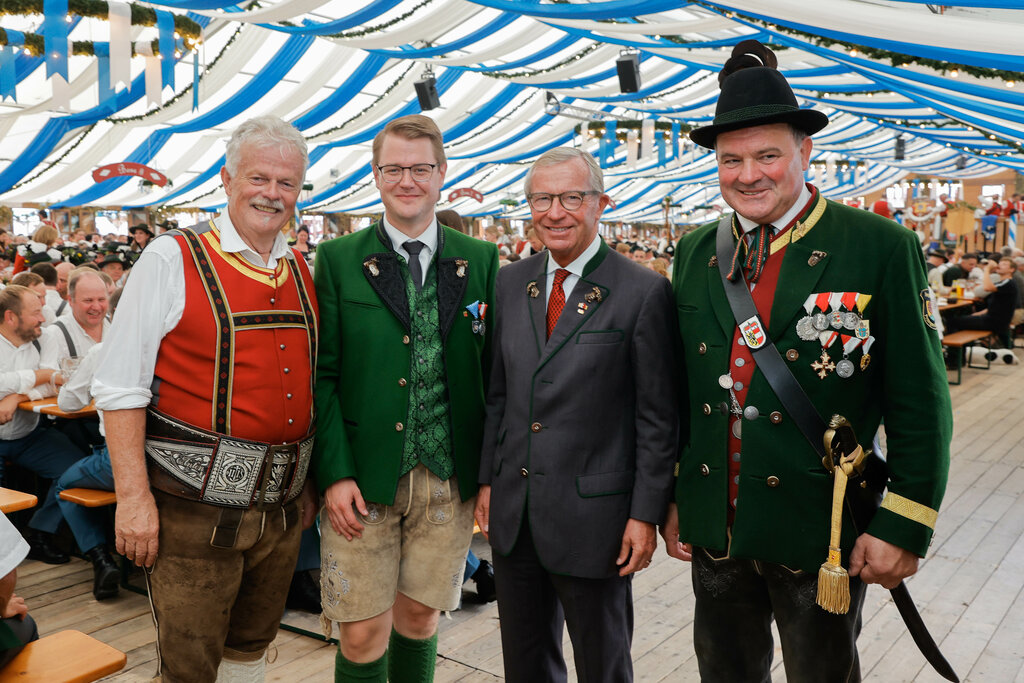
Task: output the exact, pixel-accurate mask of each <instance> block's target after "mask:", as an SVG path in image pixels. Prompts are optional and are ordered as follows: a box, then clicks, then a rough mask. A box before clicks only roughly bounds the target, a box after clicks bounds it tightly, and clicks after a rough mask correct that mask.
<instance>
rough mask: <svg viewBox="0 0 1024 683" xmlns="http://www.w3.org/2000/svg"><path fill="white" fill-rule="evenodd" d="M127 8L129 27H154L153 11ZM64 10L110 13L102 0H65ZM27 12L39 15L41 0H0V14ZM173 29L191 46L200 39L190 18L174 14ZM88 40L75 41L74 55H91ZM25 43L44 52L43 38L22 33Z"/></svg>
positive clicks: (1, 35)
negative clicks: (128, 9)
mask: <svg viewBox="0 0 1024 683" xmlns="http://www.w3.org/2000/svg"><path fill="white" fill-rule="evenodd" d="M129 7H130V8H131V22H132V26H156V11H155V10H153V9H151V8H149V7H143V6H141V5H136V4H135V3H129ZM68 13H69V14H77V15H78V16H80V17H91V18H93V19H107V17H108V16H109V15H110V9H109V6H108V5H107V3H106V0H68ZM28 14H39V15H41V14H43V0H0V16H3V15H12V16H13V15H18V16H24V15H28ZM174 30H175V31H177V32H178V35H180V36H181V37H182V39H184V40H185V46H186V48H188V49H191V47H192V45H191V43H196V42H199V41H200V40H201V39H202V33H203V29H202V27H201V26H200V25H199V24H197V23H196V22H195V21H193V20H192V19H189V18H188V17H187V16H185V15H183V14H175V15H174ZM0 39H2V40H0V43H2V44H3V45H6V44H7V32H6V31H3V30H2V29H0ZM92 44H93V42H92V41H75V42H74V51H73V53H72V54H76V55H92V54H94V52H93V49H92ZM25 46H26V47H28V48H29V50H31V51H32V52H33V53H34V54H36V55H41V54H43V53H44V51H45V50H44V48H43V37H42V36H41V35H40V34H38V33H26V34H25ZM153 52H154V53H157V47H156V42H155V41H154V46H153Z"/></svg>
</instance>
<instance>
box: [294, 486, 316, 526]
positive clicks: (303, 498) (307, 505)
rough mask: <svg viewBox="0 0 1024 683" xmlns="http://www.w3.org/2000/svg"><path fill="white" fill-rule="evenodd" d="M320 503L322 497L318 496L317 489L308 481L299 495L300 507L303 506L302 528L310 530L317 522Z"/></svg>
mask: <svg viewBox="0 0 1024 683" xmlns="http://www.w3.org/2000/svg"><path fill="white" fill-rule="evenodd" d="M319 503H320V496H318V495H316V487H315V486H313V484H311V483H310V482H309V480H308V479H307V480H306V483H305V485H303V487H302V493H300V494H299V505H301V506H302V528H303V529H308V528H309V527H311V526H313V522H315V521H316V513H317V512H319V510H318V509H317V508H318V506H319Z"/></svg>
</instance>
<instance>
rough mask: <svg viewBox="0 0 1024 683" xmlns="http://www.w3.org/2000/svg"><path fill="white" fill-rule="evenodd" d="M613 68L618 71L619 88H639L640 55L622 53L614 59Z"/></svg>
mask: <svg viewBox="0 0 1024 683" xmlns="http://www.w3.org/2000/svg"><path fill="white" fill-rule="evenodd" d="M615 70H616V71H618V73H619V90H621V91H622V92H636V91H637V90H639V89H640V55H638V54H636V53H630V54H628V55H622V56H621V57H619V58H618V59H616V60H615Z"/></svg>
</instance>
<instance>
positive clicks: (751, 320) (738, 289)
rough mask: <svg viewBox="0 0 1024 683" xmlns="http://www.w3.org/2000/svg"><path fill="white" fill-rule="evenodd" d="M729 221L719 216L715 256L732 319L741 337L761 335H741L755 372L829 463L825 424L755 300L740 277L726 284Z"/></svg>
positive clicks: (729, 256)
mask: <svg viewBox="0 0 1024 683" xmlns="http://www.w3.org/2000/svg"><path fill="white" fill-rule="evenodd" d="M732 221H733V214H730V215H727V216H722V220H720V221H719V222H718V232H717V234H716V240H715V251H716V252H717V254H718V272H719V274H720V275H721V276H722V286H723V287H724V288H725V295H726V297H727V298H728V299H729V308H731V309H732V314H733V317H734V318H735V319H736V322H737V324H738V325H739V326H740V333H741V334H744V333H745V331H746V330H748V329H753V330H757V329H760V331H761V334H760V335H757V337H756V339H752V338H751V336H748V335H746V334H744V339H745V341H746V342H747V347H748V348H749V349H750V353H751V355H752V356H753V357H754V362H756V363H757V367H758V369H759V370H761V373H762V374H763V375H764V378H765V379H766V380H768V384H769V385H770V386H771V388H772V391H774V392H775V395H776V396H778V398H779V401H781V402H782V405H783V406H784V407H785V408H786V412H788V413H789V415H790V417H792V418H793V421H794V422H795V423H796V426H797V427H798V428H799V429H800V432H801V433H802V434H803V435H804V438H806V439H807V441H808V443H810V444H811V447H812V448H814V451H815V452H816V453H817V454H818V456H819V457H821V458H822V459H823V460H824V461H825V462H828V461H831V458H830V457H828V455H827V453H826V452H825V443H824V441H823V438H824V436H825V429H826V426H825V421H824V420H823V419H821V415H819V414H818V411H817V410H816V409H815V407H814V405H813V404H812V403H811V399H810V398H808V397H807V394H806V393H805V392H804V390H803V387H801V386H800V383H799V382H797V381H796V378H795V377H793V373H792V372H790V371H789V368H788V367H786V362H785V361H784V360H783V359H782V356H781V355H780V354H779V349H778V348H776V346H775V343H774V342H772V339H771V337H770V336H768V330H767V329H765V326H764V323H763V322H761V317H760V316H759V315H758V313H757V307H756V306H755V305H754V299H753V297H751V296H750V289H749V287H748V285H747V281H746V279H745V278H742V277H739V278H736V280H735V281H730V280H729V274H728V272H727V270H726V268H725V267H724V265H723V264H727V263H729V262H730V261H731V259H732V252H733V248H734V245H733V242H732V240H733V234H732ZM740 239H743V237H742V236H741V237H740Z"/></svg>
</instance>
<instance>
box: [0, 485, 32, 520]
mask: <svg viewBox="0 0 1024 683" xmlns="http://www.w3.org/2000/svg"><path fill="white" fill-rule="evenodd" d="M38 502H39V499H38V498H36V497H35V496H33V495H32V494H31V493H22V492H21V491H15V490H14V489H5V488H3V487H0V511H2V512H3V513H4V514H5V515H6V514H9V513H11V512H17V511H18V510H25V509H27V508H30V507H33V506H34V505H35V504H36V503H38Z"/></svg>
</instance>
